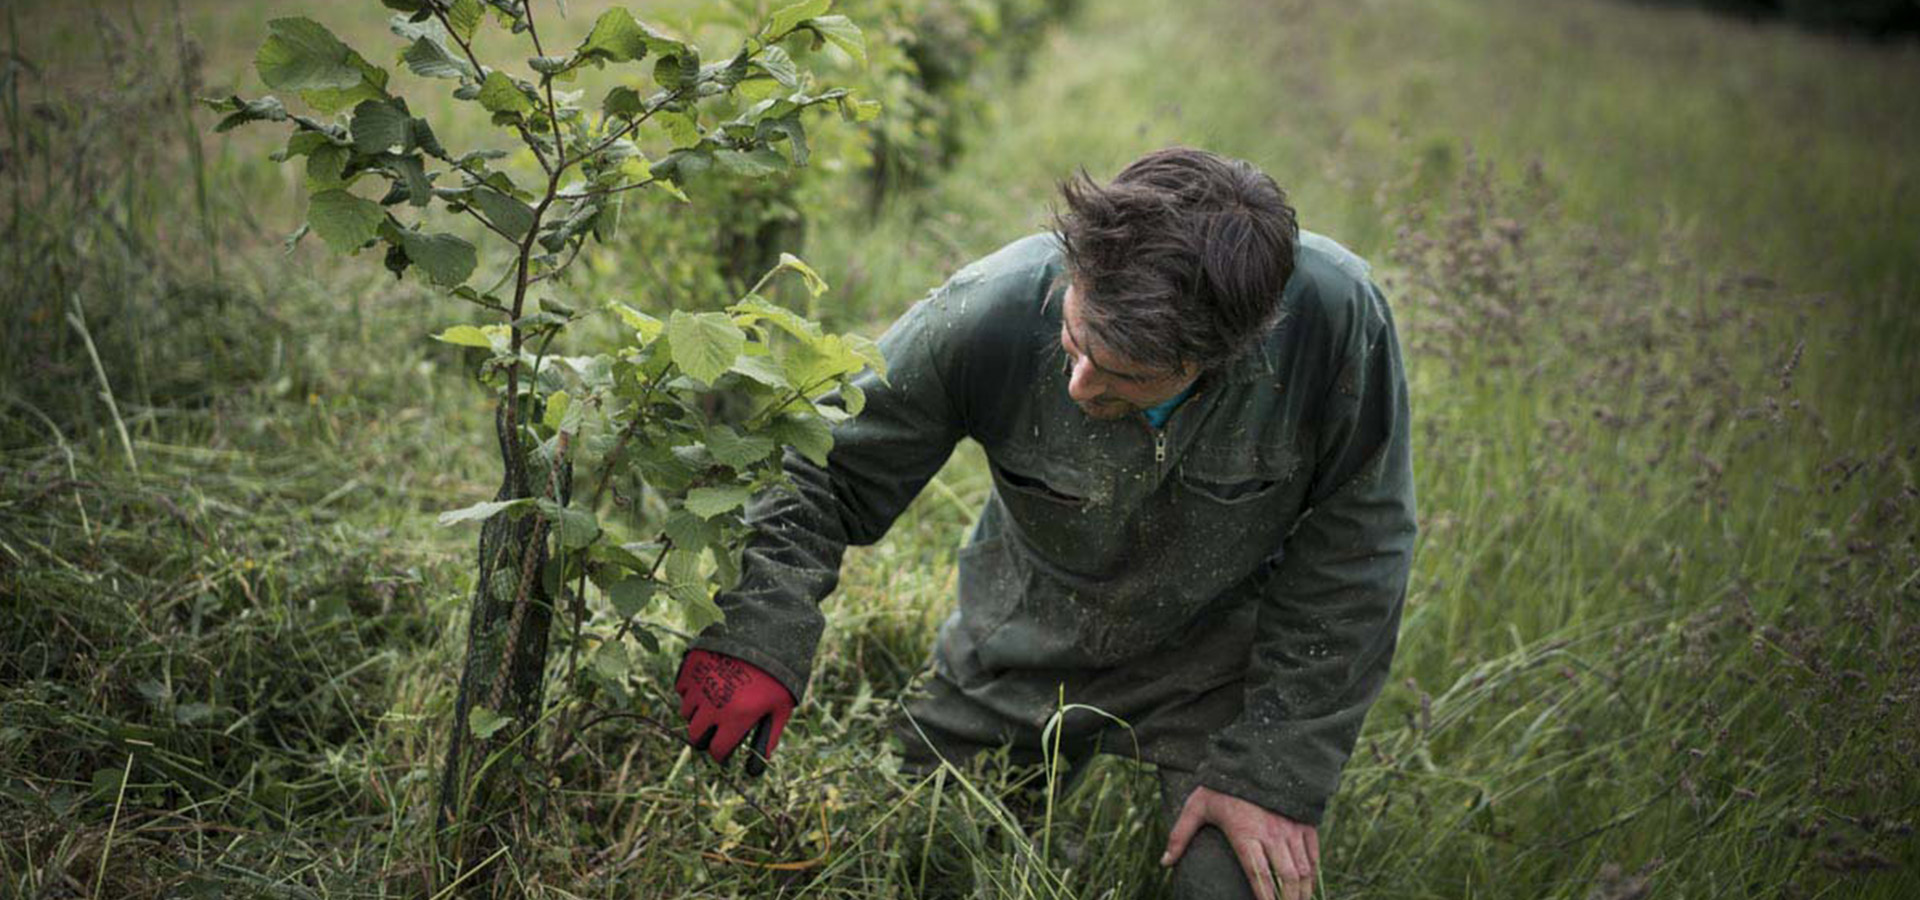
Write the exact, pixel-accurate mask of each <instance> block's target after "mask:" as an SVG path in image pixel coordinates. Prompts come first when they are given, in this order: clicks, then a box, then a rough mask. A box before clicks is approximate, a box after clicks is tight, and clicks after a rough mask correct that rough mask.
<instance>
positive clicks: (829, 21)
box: [807, 16, 867, 66]
mask: <svg viewBox="0 0 1920 900" xmlns="http://www.w3.org/2000/svg"><path fill="white" fill-rule="evenodd" d="M807 24H809V25H811V26H812V27H813V30H815V31H818V32H820V36H821V37H823V38H826V39H827V41H828V43H831V44H833V45H834V46H835V47H839V48H840V49H842V50H845V51H846V52H847V55H848V56H851V57H853V61H854V62H856V63H859V64H860V65H863V66H864V65H866V64H867V37H866V35H864V34H861V33H860V27H859V26H857V25H855V24H853V20H851V19H848V18H847V17H846V16H821V17H819V18H817V19H814V20H813V21H811V22H809V23H807Z"/></svg>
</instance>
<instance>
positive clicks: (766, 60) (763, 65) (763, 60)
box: [753, 46, 800, 91]
mask: <svg viewBox="0 0 1920 900" xmlns="http://www.w3.org/2000/svg"><path fill="white" fill-rule="evenodd" d="M753 64H754V65H755V66H758V67H759V69H760V71H762V72H765V73H767V75H768V76H769V77H771V78H772V79H773V80H774V81H776V82H779V83H780V86H781V87H783V88H786V89H787V90H790V91H792V90H798V89H799V88H800V70H799V69H798V68H797V67H795V66H794V64H793V57H792V56H790V55H788V53H787V51H785V50H782V49H781V48H779V47H778V46H773V47H768V48H766V49H764V50H762V51H760V55H759V56H758V57H756V58H755V59H754V60H753Z"/></svg>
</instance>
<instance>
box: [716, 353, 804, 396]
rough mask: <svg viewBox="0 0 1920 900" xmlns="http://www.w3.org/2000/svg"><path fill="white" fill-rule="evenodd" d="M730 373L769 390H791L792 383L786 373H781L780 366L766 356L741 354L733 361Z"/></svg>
mask: <svg viewBox="0 0 1920 900" xmlns="http://www.w3.org/2000/svg"><path fill="white" fill-rule="evenodd" d="M731 371H733V372H735V373H738V374H740V375H744V376H746V377H748V378H751V379H753V380H754V381H757V382H759V383H761V384H764V385H766V386H767V387H770V388H786V389H792V388H793V383H792V382H790V381H788V380H787V373H785V372H783V371H781V370H780V365H779V364H778V363H776V362H774V361H773V360H772V359H771V358H769V357H766V356H755V355H751V354H742V355H741V356H740V358H739V359H736V360H734V361H733V368H732V369H731Z"/></svg>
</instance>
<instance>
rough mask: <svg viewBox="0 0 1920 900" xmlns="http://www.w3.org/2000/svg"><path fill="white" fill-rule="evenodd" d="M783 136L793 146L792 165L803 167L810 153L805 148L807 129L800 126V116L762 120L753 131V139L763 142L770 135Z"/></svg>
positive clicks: (795, 114)
mask: <svg viewBox="0 0 1920 900" xmlns="http://www.w3.org/2000/svg"><path fill="white" fill-rule="evenodd" d="M776 134H783V135H786V137H787V142H788V143H789V144H791V145H792V146H793V164H794V165H796V166H804V165H806V164H807V160H808V158H809V157H810V156H811V155H812V152H811V151H810V150H808V148H807V129H806V126H804V125H802V124H800V114H799V113H794V114H793V115H790V116H783V117H781V118H778V119H764V120H762V121H761V122H760V125H759V126H758V127H756V128H755V129H754V139H755V140H764V139H766V138H768V137H770V136H772V135H776Z"/></svg>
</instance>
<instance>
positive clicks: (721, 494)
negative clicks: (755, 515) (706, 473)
mask: <svg viewBox="0 0 1920 900" xmlns="http://www.w3.org/2000/svg"><path fill="white" fill-rule="evenodd" d="M752 497H753V488H751V487H748V486H747V485H744V484H727V485H721V486H719V487H698V488H694V489H693V490H691V491H688V492H687V511H688V512H691V513H693V514H694V515H696V516H699V517H700V518H702V519H711V518H713V517H714V516H717V515H719V514H721V513H723V512H729V511H731V510H735V509H739V508H740V507H742V506H745V505H747V500H749V499H751V498H752Z"/></svg>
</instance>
